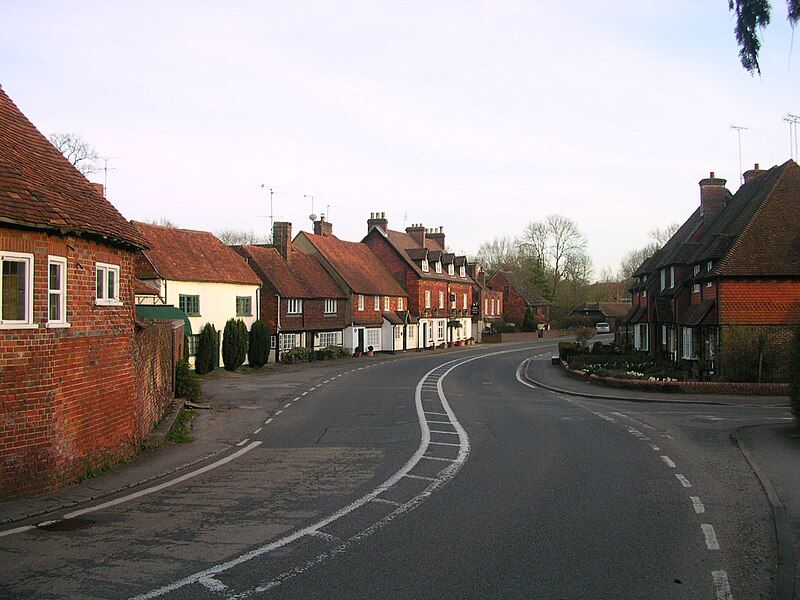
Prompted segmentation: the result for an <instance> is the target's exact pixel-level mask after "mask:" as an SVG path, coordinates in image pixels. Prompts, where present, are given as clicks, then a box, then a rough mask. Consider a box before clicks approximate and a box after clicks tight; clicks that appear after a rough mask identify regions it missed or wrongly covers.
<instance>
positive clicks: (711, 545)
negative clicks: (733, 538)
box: [700, 523, 719, 550]
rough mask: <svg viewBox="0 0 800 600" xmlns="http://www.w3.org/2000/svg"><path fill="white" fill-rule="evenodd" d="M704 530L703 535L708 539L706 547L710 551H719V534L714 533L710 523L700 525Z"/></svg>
mask: <svg viewBox="0 0 800 600" xmlns="http://www.w3.org/2000/svg"><path fill="white" fill-rule="evenodd" d="M700 528H701V529H702V530H703V535H704V536H705V538H706V546H707V547H708V549H709V550H719V542H718V541H717V534H716V532H715V531H714V526H713V525H709V524H708V523H703V524H702V525H700Z"/></svg>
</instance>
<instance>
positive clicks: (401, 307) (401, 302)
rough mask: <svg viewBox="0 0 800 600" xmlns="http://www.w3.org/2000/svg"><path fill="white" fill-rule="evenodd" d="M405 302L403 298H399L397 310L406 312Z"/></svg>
mask: <svg viewBox="0 0 800 600" xmlns="http://www.w3.org/2000/svg"><path fill="white" fill-rule="evenodd" d="M403 301H404V300H403V298H402V296H399V297H398V298H397V310H405V309H404V308H403Z"/></svg>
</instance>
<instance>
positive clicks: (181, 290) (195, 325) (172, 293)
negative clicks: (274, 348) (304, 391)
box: [133, 221, 261, 365]
mask: <svg viewBox="0 0 800 600" xmlns="http://www.w3.org/2000/svg"><path fill="white" fill-rule="evenodd" d="M133 225H134V226H135V227H136V229H137V230H138V232H139V233H140V234H141V236H142V238H144V239H145V240H146V241H147V244H148V246H149V248H147V249H145V250H143V251H142V252H141V253H140V254H139V255H138V256H137V261H136V277H137V278H138V279H140V280H141V281H143V282H145V283H146V284H149V287H150V288H152V289H154V290H158V294H157V295H153V292H152V291H151V292H150V293H149V294H146V293H144V292H146V289H142V292H143V293H142V294H140V295H138V296H137V302H139V303H140V304H143V303H148V302H149V303H158V304H165V305H171V306H175V307H177V308H179V309H180V310H182V311H183V312H184V313H185V314H186V315H187V317H188V321H189V322H190V323H191V329H192V331H191V334H189V332H187V334H189V335H188V338H187V339H188V343H189V362H190V364H192V365H194V357H195V354H196V351H197V338H198V337H199V334H200V331H201V330H202V329H203V327H204V326H205V324H206V323H211V324H212V325H213V326H214V327H215V328H216V330H217V331H218V332H222V331H223V330H224V329H225V323H226V322H227V321H228V319H241V320H242V321H244V323H245V325H246V326H247V329H248V330H249V329H250V327H251V325H252V324H253V323H254V322H255V321H256V320H257V319H258V312H259V294H260V288H261V279H259V277H258V275H256V274H255V272H254V271H253V270H252V269H251V268H250V267H249V266H248V265H247V263H246V262H245V261H244V259H243V258H242V257H241V256H239V255H238V254H237V253H236V252H234V251H233V250H232V249H231V248H228V247H227V246H226V245H225V244H223V243H222V242H221V241H220V240H219V239H217V237H216V236H215V235H214V234H212V233H210V232H208V231H194V230H191V229H179V228H176V227H161V226H159V225H151V224H149V223H140V222H138V221H134V222H133ZM140 287H142V288H144V286H140ZM220 340H221V338H220ZM220 360H222V344H220Z"/></svg>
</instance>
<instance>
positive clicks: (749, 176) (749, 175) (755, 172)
mask: <svg viewBox="0 0 800 600" xmlns="http://www.w3.org/2000/svg"><path fill="white" fill-rule="evenodd" d="M763 172H764V171H763V170H761V169H760V168H759V167H758V163H756V164H755V166H754V167H753V168H752V169H750V170H749V171H745V172H744V173H743V174H742V175H743V177H744V182H745V183H748V182H750V181H753V179H755V178H756V177H758V176H759V175H761V174H762V173H763Z"/></svg>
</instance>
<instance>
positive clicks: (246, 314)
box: [235, 296, 253, 317]
mask: <svg viewBox="0 0 800 600" xmlns="http://www.w3.org/2000/svg"><path fill="white" fill-rule="evenodd" d="M244 299H247V300H249V301H250V312H248V313H239V300H244ZM235 308H236V316H237V317H252V316H253V297H252V296H236V306H235Z"/></svg>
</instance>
